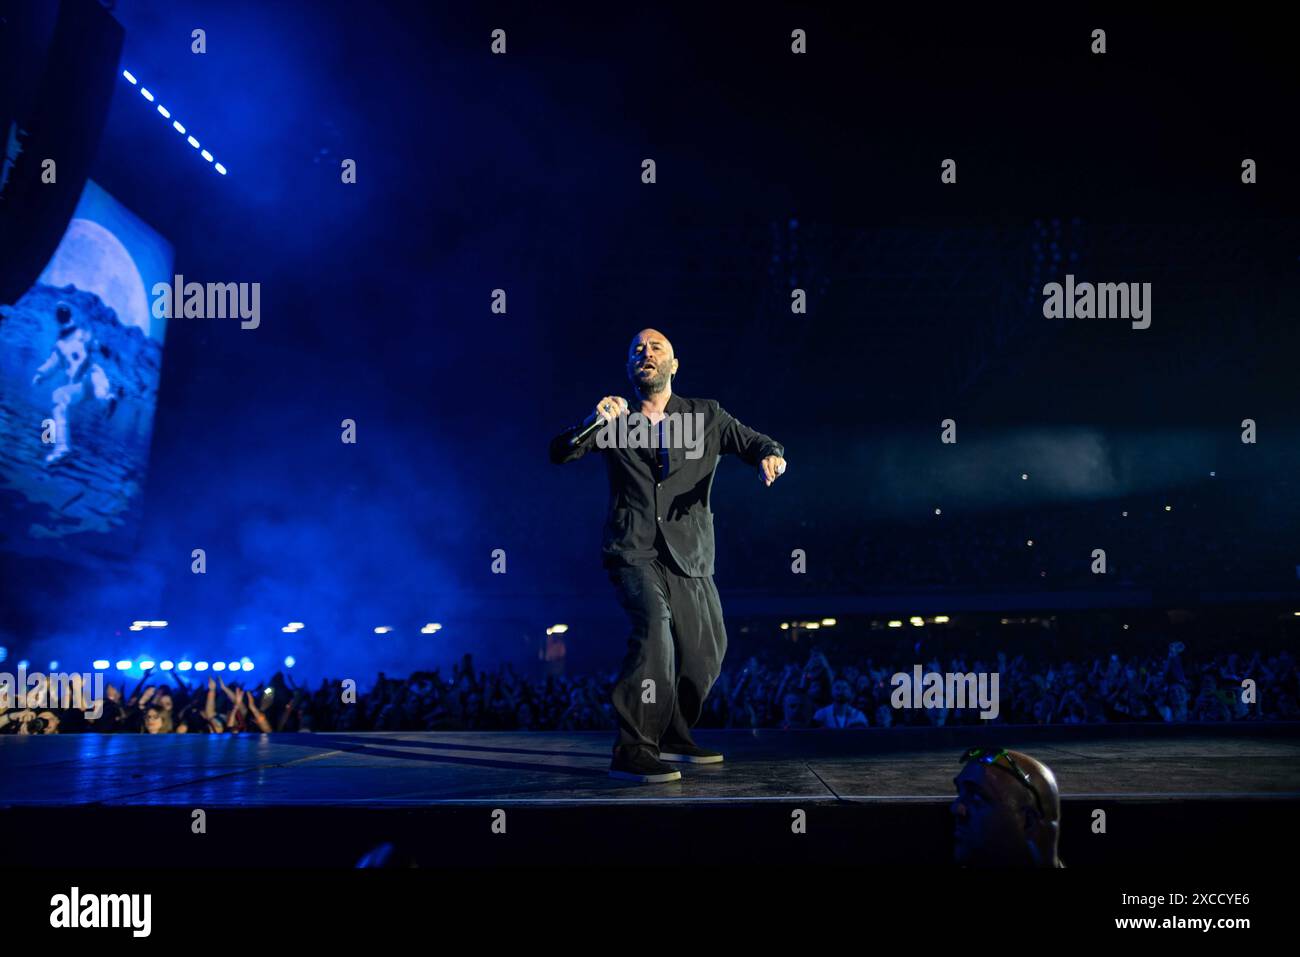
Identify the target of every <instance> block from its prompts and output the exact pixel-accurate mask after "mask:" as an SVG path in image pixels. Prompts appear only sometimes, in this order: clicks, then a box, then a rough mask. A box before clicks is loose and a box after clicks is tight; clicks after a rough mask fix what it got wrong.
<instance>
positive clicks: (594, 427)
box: [569, 399, 627, 448]
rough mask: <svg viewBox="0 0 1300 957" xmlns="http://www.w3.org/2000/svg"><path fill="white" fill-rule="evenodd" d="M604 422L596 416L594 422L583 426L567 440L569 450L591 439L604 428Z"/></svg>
mask: <svg viewBox="0 0 1300 957" xmlns="http://www.w3.org/2000/svg"><path fill="white" fill-rule="evenodd" d="M626 402H627V400H626V399H625V400H624V404H626ZM619 414H620V415H621V414H622V413H621V412H620V413H619ZM611 418H617V416H611ZM605 421H606V420H605V419H602V418H601V417H600V416H596V421H595V422H592V423H591V424H590V425H585V426H583V427H582V429H581V430H580V431H579V432H577V433H576V434H575V435H574V436H573V437H572V438H570V439H569V448H577V447H578V446H579V445H581V444H582V443H583V442H586V441H587V439H589V438H591V437H592V436H593V435H595V434H596V432H597V431H599V430H600V429H602V428H603V427H604V425H605Z"/></svg>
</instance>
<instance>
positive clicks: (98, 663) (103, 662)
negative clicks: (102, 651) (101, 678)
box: [90, 658, 108, 671]
mask: <svg viewBox="0 0 1300 957" xmlns="http://www.w3.org/2000/svg"><path fill="white" fill-rule="evenodd" d="M90 667H92V668H94V669H95V670H96V671H107V670H108V659H107V658H96V659H95V660H94V661H92V662H91V663H90Z"/></svg>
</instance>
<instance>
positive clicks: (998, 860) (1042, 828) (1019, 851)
mask: <svg viewBox="0 0 1300 957" xmlns="http://www.w3.org/2000/svg"><path fill="white" fill-rule="evenodd" d="M985 753H986V754H989V753H996V752H987V751H986V752H985ZM1017 769H1019V770H1017ZM1021 772H1023V775H1024V777H1023V778H1022V777H1021ZM1025 779H1028V780H1027V781H1026V780H1025ZM953 783H954V784H955V785H956V786H957V798H956V800H954V801H953V803H952V805H951V806H950V808H949V810H950V811H951V812H952V815H953V818H954V827H953V832H954V833H953V837H954V845H953V856H954V858H955V859H956V861H957V863H958V864H963V865H970V866H972V867H1057V866H1059V861H1058V859H1057V856H1056V854H1057V844H1058V840H1059V837H1060V822H1061V794H1060V790H1059V788H1058V787H1057V784H1056V776H1055V775H1054V774H1052V769H1051V768H1049V767H1048V766H1047V765H1045V764H1043V763H1042V762H1041V761H1039V760H1037V759H1036V758H1032V757H1030V756H1029V755H1027V754H1025V753H1024V752H1022V751H1007V752H1006V753H1005V754H1000V755H999V756H998V757H997V758H996V759H993V760H992V761H989V760H988V759H987V758H985V759H981V758H974V759H971V760H969V761H968V762H967V763H966V765H965V767H963V768H962V770H961V773H960V774H958V775H957V777H956V778H954V779H953Z"/></svg>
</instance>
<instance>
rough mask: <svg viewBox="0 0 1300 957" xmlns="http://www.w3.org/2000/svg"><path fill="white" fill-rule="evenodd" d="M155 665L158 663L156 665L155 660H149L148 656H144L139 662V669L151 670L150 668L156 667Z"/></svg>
mask: <svg viewBox="0 0 1300 957" xmlns="http://www.w3.org/2000/svg"><path fill="white" fill-rule="evenodd" d="M157 666H158V665H157V662H155V661H150V660H149V659H148V658H146V659H145V660H144V661H142V662H140V670H141V671H152V670H153V669H154V668H156V667H157Z"/></svg>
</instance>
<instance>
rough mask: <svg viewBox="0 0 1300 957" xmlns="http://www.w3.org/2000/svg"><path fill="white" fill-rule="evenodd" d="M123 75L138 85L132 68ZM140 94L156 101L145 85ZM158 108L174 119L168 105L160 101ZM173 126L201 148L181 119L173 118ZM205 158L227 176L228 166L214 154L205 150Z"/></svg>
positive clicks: (151, 100)
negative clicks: (219, 161) (215, 158)
mask: <svg viewBox="0 0 1300 957" xmlns="http://www.w3.org/2000/svg"><path fill="white" fill-rule="evenodd" d="M122 76H123V78H124V79H125V80H126V81H127V82H128V83H130V84H131V85H132V86H136V85H137V84H138V81H137V80H136V78H135V75H134V74H133V73H131V71H130V70H123V71H122ZM140 95H141V96H143V97H144V98H145V99H146V100H148V101H149V102H150V103H153V102H154V95H153V93H151V92H149V90H147V89H145V88H144V87H143V86H142V87H140ZM157 108H158V112H159V113H160V114H161V115H162V116H163V117H165V118H166V119H169V120H172V114H171V111H170V110H168V109H167V107H165V106H163V105H162V104H161V103H158V104H157ZM172 128H173V129H174V130H176V132H177V133H179V134H181V136H185V137H186V139H187V142H188V143H189V144H190V146H193V147H194V148H195V149H198V148H199V141H198V140H196V139H195V138H194V137H193V136H192V135H189V133H188V131H187V130H186V129H185V127H184V126H183V125H182V124H181V122H180V121H179V120H172ZM203 158H204V159H205V160H207V161H208V162H209V163H213V164H214V165H215V169H216V171H217V172H218V173H220V174H221V175H222V176H225V175H226V168H225V167H224V166H222V165H221V164H220V163H217V162H216V161H215V160H214V158H213V156H212V154H211V153H209V152H208V151H207V150H204V151H203Z"/></svg>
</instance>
